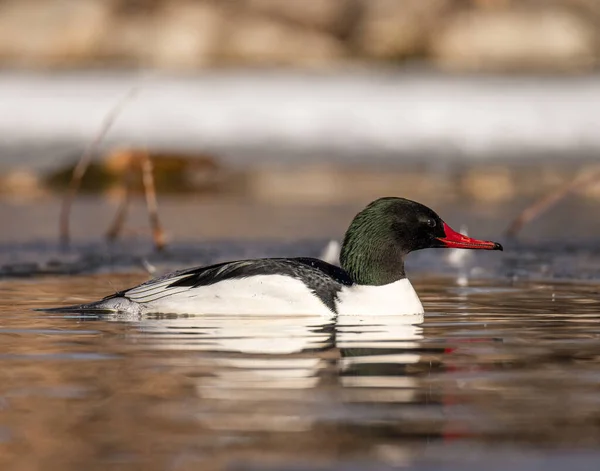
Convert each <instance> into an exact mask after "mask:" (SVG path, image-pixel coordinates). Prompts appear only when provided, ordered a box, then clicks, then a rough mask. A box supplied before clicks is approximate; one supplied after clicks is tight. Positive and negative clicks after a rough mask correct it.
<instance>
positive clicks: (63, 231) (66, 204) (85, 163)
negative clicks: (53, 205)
mask: <svg viewBox="0 0 600 471" xmlns="http://www.w3.org/2000/svg"><path fill="white" fill-rule="evenodd" d="M137 92H138V89H137V88H132V89H131V90H130V91H129V92H128V93H127V95H125V96H124V97H123V98H122V99H121V100H119V102H118V103H117V104H116V105H115V106H114V107H113V108H112V109H111V110H110V111H109V113H108V114H107V115H106V117H105V118H104V121H103V122H102V126H101V127H100V130H99V131H98V134H96V136H95V137H94V140H93V141H92V142H91V143H90V145H89V146H88V147H87V148H86V149H85V151H84V152H83V153H82V154H81V157H80V159H79V162H77V165H76V166H75V168H74V169H73V175H72V177H71V181H70V182H69V188H68V189H67V193H66V194H65V197H64V199H63V203H62V206H61V209H60V219H59V237H60V241H61V244H62V245H63V247H66V246H68V245H69V241H70V230H69V216H70V214H71V206H72V205H73V200H74V198H75V195H76V194H77V192H78V191H79V187H80V186H81V180H82V179H83V176H84V175H85V172H86V171H87V169H88V167H89V166H90V163H91V161H92V158H93V156H94V152H95V150H96V148H97V147H98V145H99V144H100V143H101V142H102V140H103V139H104V137H105V136H106V134H107V133H108V131H109V130H110V128H111V127H112V125H113V124H114V122H115V120H116V118H117V117H118V115H119V113H121V111H122V110H123V108H124V107H125V105H126V104H127V103H128V102H129V101H130V100H131V99H132V98H133V97H134V96H135V95H136V93H137Z"/></svg>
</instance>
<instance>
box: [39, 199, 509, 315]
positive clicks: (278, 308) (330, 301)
mask: <svg viewBox="0 0 600 471" xmlns="http://www.w3.org/2000/svg"><path fill="white" fill-rule="evenodd" d="M428 248H454V249H475V250H503V248H502V245H500V244H499V243H497V242H493V241H486V240H478V239H474V238H471V237H468V236H466V235H463V234H460V233H458V232H456V231H454V230H453V229H452V228H451V227H450V226H449V225H448V224H446V223H445V222H444V221H443V220H442V219H441V218H440V216H438V215H437V213H436V212H435V211H433V210H432V209H430V208H428V207H427V206H425V205H423V204H421V203H418V202H416V201H411V200H409V199H405V198H400V197H383V198H379V199H377V200H375V201H373V202H371V203H370V204H368V205H367V206H366V207H365V208H364V209H363V210H362V211H360V212H359V213H358V214H357V215H356V216H355V217H354V219H353V220H352V222H351V223H350V226H349V227H348V230H347V231H346V234H345V236H344V239H343V243H342V246H341V251H340V258H339V262H340V266H336V265H333V264H331V263H328V262H325V261H323V260H320V259H317V258H309V257H296V258H262V259H253V260H237V261H230V262H225V263H219V264H216V265H210V266H203V267H194V268H188V269H183V270H179V271H175V272H172V273H169V274H166V275H164V276H161V277H158V278H155V279H152V280H149V281H146V282H145V283H142V284H140V285H138V286H135V287H132V288H129V289H125V290H122V291H119V292H117V293H114V294H111V295H109V296H107V297H105V298H103V299H101V300H99V301H95V302H92V303H88V304H80V305H76V306H66V307H62V308H53V309H51V310H52V311H62V312H65V311H70V312H71V311H78V312H90V311H91V312H96V313H121V314H126V315H146V314H174V315H178V314H187V315H219V314H230V315H261V316H262V315H270V314H273V315H280V316H284V315H311V316H315V315H316V316H326V317H331V316H336V315H342V316H353V315H366V314H369V315H374V316H384V315H419V314H423V313H424V310H423V305H422V304H421V301H420V299H419V297H418V295H417V293H416V291H415V290H414V288H413V286H412V284H411V283H410V281H409V280H408V278H407V277H406V272H405V269H404V259H405V257H406V256H407V255H408V254H409V253H411V252H414V251H416V250H422V249H428ZM48 310H49V309H46V311H48Z"/></svg>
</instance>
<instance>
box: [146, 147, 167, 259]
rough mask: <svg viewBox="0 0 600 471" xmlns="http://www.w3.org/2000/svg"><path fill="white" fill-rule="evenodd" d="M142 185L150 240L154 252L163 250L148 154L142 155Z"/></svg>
mask: <svg viewBox="0 0 600 471" xmlns="http://www.w3.org/2000/svg"><path fill="white" fill-rule="evenodd" d="M141 165H142V183H143V185H144V196H145V197H146V207H147V208H148V218H149V220H150V227H151V229H152V239H153V240H154V246H155V247H156V250H163V249H164V248H165V245H166V242H165V233H164V231H163V229H162V226H161V224H160V219H159V218H158V202H157V200H156V188H155V186H154V175H153V173H152V170H153V166H152V160H150V156H149V155H148V152H144V153H143V154H142V162H141Z"/></svg>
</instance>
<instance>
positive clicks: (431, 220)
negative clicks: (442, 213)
mask: <svg viewBox="0 0 600 471" xmlns="http://www.w3.org/2000/svg"><path fill="white" fill-rule="evenodd" d="M435 224H436V223H435V219H427V225H428V226H429V227H435Z"/></svg>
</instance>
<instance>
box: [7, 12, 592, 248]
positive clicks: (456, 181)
mask: <svg viewBox="0 0 600 471" xmlns="http://www.w3.org/2000/svg"><path fill="white" fill-rule="evenodd" d="M599 25H600V3H598V2H596V1H595V0H518V1H517V0H513V1H511V0H302V1H295V0H293V1H290V0H195V1H190V0H0V65H1V69H0V216H1V217H2V218H3V220H5V221H10V223H9V224H4V227H3V228H2V231H0V234H1V235H0V241H1V242H6V243H14V242H23V241H36V240H43V241H44V240H54V238H55V237H57V235H58V217H59V212H60V202H61V198H62V196H63V195H64V192H65V190H66V188H67V186H68V182H69V179H70V177H71V175H72V171H73V168H74V165H75V164H76V162H77V161H78V159H79V158H80V156H81V154H82V152H83V151H84V149H86V148H87V147H89V146H90V144H91V143H92V142H94V140H97V141H99V143H98V144H97V145H95V146H94V147H93V149H92V152H91V154H92V155H93V161H92V164H91V166H90V167H89V169H88V171H87V172H86V174H85V176H84V178H83V180H82V184H81V191H80V193H78V196H77V198H76V199H75V202H74V205H73V214H72V226H71V233H72V237H73V238H74V239H76V240H88V239H90V238H98V237H102V235H103V234H104V232H105V231H106V230H107V228H108V226H109V224H110V221H111V219H112V218H113V215H114V213H115V211H116V210H117V207H118V206H119V204H121V202H122V200H123V198H124V194H125V193H126V192H127V190H126V184H125V182H126V181H130V182H131V181H133V183H132V188H133V189H134V191H135V192H141V188H142V186H141V183H140V182H141V177H140V175H141V168H140V165H139V159H137V158H136V157H135V156H136V155H137V156H139V155H140V153H142V154H147V155H148V156H149V159H150V161H151V162H152V163H153V171H154V175H155V177H156V190H157V198H158V206H159V211H160V216H161V218H162V221H163V225H164V227H165V230H166V233H167V238H168V240H170V241H177V240H199V239H215V238H264V237H270V238H278V239H281V238H288V239H294V238H302V237H315V236H319V237H333V238H335V237H340V236H341V235H342V234H343V230H344V229H345V227H346V226H347V223H348V221H349V219H350V218H351V217H352V216H353V215H354V214H355V213H356V210H357V209H358V208H360V207H361V206H363V205H365V204H366V203H368V202H369V201H370V200H372V199H374V198H376V197H379V196H384V195H397V196H405V197H408V198H412V199H416V200H419V201H422V202H423V203H425V204H428V205H431V206H433V207H434V208H435V209H436V210H438V212H440V213H441V214H442V217H444V218H445V219H447V220H449V222H451V223H453V225H455V226H459V225H460V224H462V223H466V224H467V225H468V226H469V228H471V229H472V231H473V233H474V234H475V233H476V234H477V235H478V236H481V237H491V236H496V238H498V235H499V234H502V233H503V232H504V230H505V229H506V228H507V226H508V225H509V223H510V221H511V220H512V219H513V218H514V217H516V216H517V215H518V214H519V212H520V211H521V210H523V209H524V208H525V207H527V205H528V204H531V203H532V202H534V201H535V200H536V199H537V198H540V197H542V196H543V195H546V194H549V193H552V192H556V191H560V188H561V186H564V185H567V184H568V183H569V182H571V181H573V180H575V181H577V180H576V179H578V178H582V175H583V176H585V175H591V174H592V173H593V172H594V171H595V168H596V167H595V165H596V162H597V156H598V153H599V150H600V149H599V148H600V132H599V131H598V129H600V126H599V125H600V114H599V113H598V111H597V110H598V105H599V103H600V100H599V99H600V80H599V77H598V74H597V68H598V60H599V58H600V37H599V33H598V32H599V31H600V29H599V28H598V26H599ZM103 127H105V128H106V129H107V130H108V131H107V132H106V135H104V134H103V131H102V130H103ZM128 179H129V180H128ZM596 180H598V179H596ZM576 186H577V187H576V188H575V191H574V192H573V193H574V194H573V195H570V196H568V197H566V198H563V199H562V200H561V201H560V202H559V204H558V205H557V206H556V207H554V208H553V209H552V211H550V212H548V213H546V214H544V215H541V216H540V218H539V219H537V220H536V222H535V224H530V225H528V226H526V227H525V228H524V230H523V236H524V237H533V238H562V239H569V240H571V239H572V238H578V237H586V236H587V237H589V236H590V235H591V234H593V233H596V232H595V229H596V227H595V224H596V222H595V219H596V218H593V217H590V214H591V212H594V211H597V208H598V206H597V199H598V198H599V197H600V183H598V182H597V181H593V179H590V181H587V182H586V184H585V185H583V184H582V185H576ZM133 205H134V209H133V210H132V211H130V216H129V219H127V222H126V223H125V229H124V231H125V233H126V237H127V236H129V237H143V238H144V240H146V239H147V237H148V233H147V232H145V233H144V231H147V223H146V215H145V210H144V209H143V206H144V200H143V198H134V201H133ZM140 234H141V235H140Z"/></svg>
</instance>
